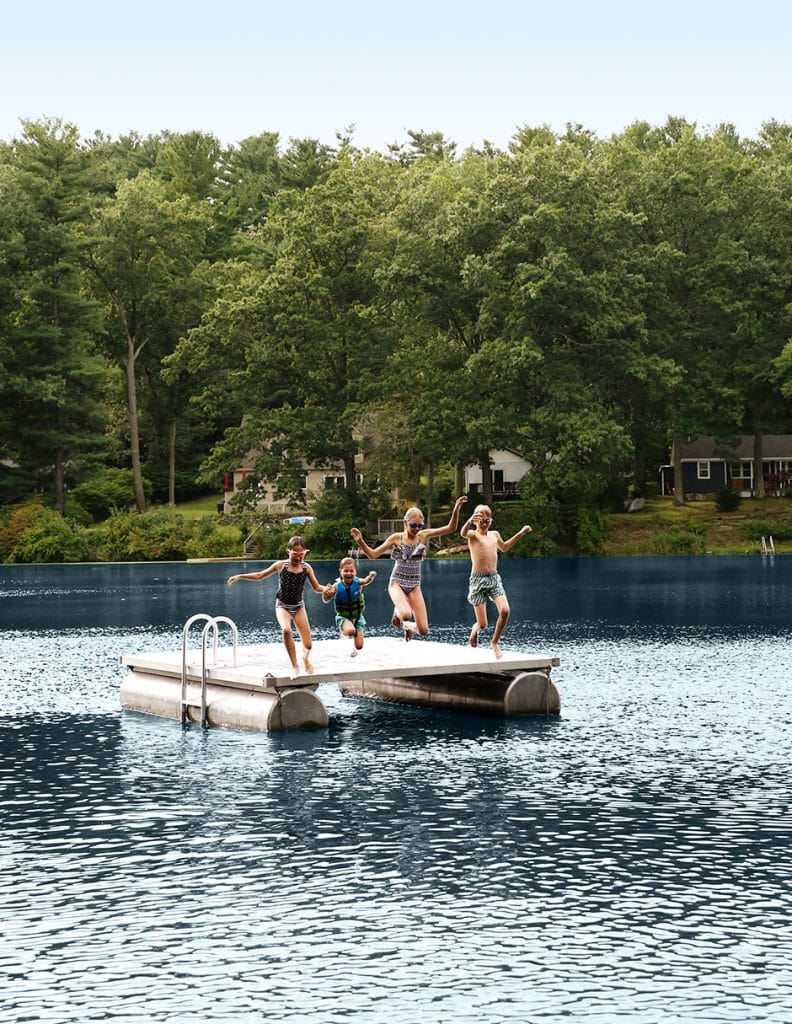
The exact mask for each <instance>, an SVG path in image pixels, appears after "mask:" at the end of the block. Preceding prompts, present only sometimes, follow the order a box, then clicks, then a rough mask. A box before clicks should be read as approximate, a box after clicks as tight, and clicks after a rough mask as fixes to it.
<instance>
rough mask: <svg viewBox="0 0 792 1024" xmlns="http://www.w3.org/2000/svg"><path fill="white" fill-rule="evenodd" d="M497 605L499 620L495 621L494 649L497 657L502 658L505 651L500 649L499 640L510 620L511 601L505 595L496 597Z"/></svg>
mask: <svg viewBox="0 0 792 1024" xmlns="http://www.w3.org/2000/svg"><path fill="white" fill-rule="evenodd" d="M495 607H496V608H497V609H498V621H497V622H496V623H495V632H494V633H493V634H492V650H493V652H494V654H495V657H496V658H502V657H503V652H502V651H501V649H500V646H499V644H498V641H499V640H500V638H501V633H502V632H503V630H504V629H505V628H506V623H507V622H508V621H509V615H510V614H511V610H510V608H509V602H508V601H507V600H506V598H505V597H504V596H503V595H500V596H498V597H496V598H495Z"/></svg>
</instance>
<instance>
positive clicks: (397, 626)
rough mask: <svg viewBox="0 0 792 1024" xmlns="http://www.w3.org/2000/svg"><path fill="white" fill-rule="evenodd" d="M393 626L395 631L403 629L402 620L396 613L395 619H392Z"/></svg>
mask: <svg viewBox="0 0 792 1024" xmlns="http://www.w3.org/2000/svg"><path fill="white" fill-rule="evenodd" d="M391 625H392V626H393V628H394V629H401V628H402V620H401V619H400V618H399V616H398V615H397V614H396V612H395V611H394V613H393V618H392V619H391Z"/></svg>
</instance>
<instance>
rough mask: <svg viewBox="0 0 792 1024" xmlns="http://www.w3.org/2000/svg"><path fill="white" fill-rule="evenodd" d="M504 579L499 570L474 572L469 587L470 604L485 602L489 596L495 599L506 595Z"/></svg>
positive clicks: (491, 599)
mask: <svg viewBox="0 0 792 1024" xmlns="http://www.w3.org/2000/svg"><path fill="white" fill-rule="evenodd" d="M505 596H506V591H505V590H504V589H503V581H502V580H501V578H500V573H497V572H472V573H471V574H470V586H469V588H468V601H469V602H470V604H473V605H475V604H485V603H486V601H487V598H489V599H490V601H494V600H495V598H496V597H505Z"/></svg>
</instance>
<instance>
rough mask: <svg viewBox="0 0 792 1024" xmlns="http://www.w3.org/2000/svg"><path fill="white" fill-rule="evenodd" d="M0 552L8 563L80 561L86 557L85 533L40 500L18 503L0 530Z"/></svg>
mask: <svg viewBox="0 0 792 1024" xmlns="http://www.w3.org/2000/svg"><path fill="white" fill-rule="evenodd" d="M0 552H2V555H3V557H4V558H5V560H6V561H9V562H25V563H30V562H81V561H83V560H84V559H86V558H87V557H88V554H89V542H88V536H87V532H86V530H85V529H84V527H82V526H80V525H79V524H78V523H75V522H73V521H71V520H69V519H64V518H63V517H62V516H60V515H58V513H57V512H55V511H54V510H53V509H50V508H45V507H44V506H43V505H41V504H39V503H28V504H25V505H20V506H19V507H18V508H16V509H14V510H13V512H12V513H11V514H10V515H9V517H8V521H7V522H6V525H5V527H4V528H3V530H2V531H0Z"/></svg>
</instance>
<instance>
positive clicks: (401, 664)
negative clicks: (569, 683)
mask: <svg viewBox="0 0 792 1024" xmlns="http://www.w3.org/2000/svg"><path fill="white" fill-rule="evenodd" d="M351 647H352V642H351V640H346V639H343V640H338V639H333V640H317V641H314V645H313V650H312V652H311V661H312V662H313V666H314V672H313V675H309V674H307V673H305V672H302V673H301V674H300V675H299V676H298V677H297V678H296V679H292V678H291V665H290V664H289V660H288V658H287V656H286V651H285V648H284V646H283V644H282V643H271V644H250V645H242V644H240V645H239V646H238V647H237V657H236V665H234V664H233V657H232V648H231V646H230V645H224V646H221V647H220V648H219V650H218V652H217V661H216V662H215V661H214V652H213V650H212V648H211V647H209V648H208V649H207V652H206V666H207V681H208V682H211V683H213V684H214V685H216V686H227V687H237V688H241V689H245V690H250V691H257V690H273V689H275V690H280V689H284V688H287V687H288V688H297V687H300V686H316V685H317V684H318V683H338V684H339V685H340V686H341V685H342V684H343V683H346V682H349V681H356V680H360V679H385V678H393V677H397V678H399V677H409V678H415V677H420V676H444V675H449V676H454V675H461V674H469V673H496V674H502V673H506V672H526V671H540V672H541V671H549V670H550V669H551V668H552V667H554V666H556V665H558V664H559V659H558V658H557V657H554V656H550V655H545V654H526V653H524V652H521V651H509V650H505V651H504V652H503V657H502V658H500V659H496V658H495V656H494V655H493V653H492V648H491V647H490V646H489V645H482V646H481V647H475V648H474V647H469V646H463V645H461V644H447V643H439V642H437V641H434V640H418V639H415V640H412V641H410V642H409V643H406V642H405V641H404V640H402V639H398V638H396V637H367V639H366V643H365V646H364V647H363V650H362V651H359V652H358V654H357V656H356V657H354V658H352V657H350V653H349V652H350V650H351ZM300 650H301V649H300V645H299V644H298V646H297V651H298V655H299V653H300ZM121 663H122V664H124V665H126V666H127V667H128V668H130V669H132V670H133V671H138V672H145V673H149V674H152V675H162V676H168V677H171V678H174V677H176V678H181V669H182V652H181V651H158V652H152V653H142V654H123V655H121ZM187 677H188V679H189V680H191V681H200V679H201V652H200V651H199V650H198V651H196V650H194V649H193V650H188V652H187Z"/></svg>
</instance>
